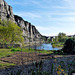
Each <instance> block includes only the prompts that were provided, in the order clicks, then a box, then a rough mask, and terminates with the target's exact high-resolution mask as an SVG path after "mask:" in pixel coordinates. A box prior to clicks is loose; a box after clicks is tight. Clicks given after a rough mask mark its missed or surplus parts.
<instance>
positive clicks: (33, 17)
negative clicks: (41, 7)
mask: <svg viewBox="0 0 75 75" xmlns="http://www.w3.org/2000/svg"><path fill="white" fill-rule="evenodd" d="M15 14H17V15H20V16H22V17H28V18H31V19H35V18H41V16H40V15H39V14H38V13H30V12H15Z"/></svg>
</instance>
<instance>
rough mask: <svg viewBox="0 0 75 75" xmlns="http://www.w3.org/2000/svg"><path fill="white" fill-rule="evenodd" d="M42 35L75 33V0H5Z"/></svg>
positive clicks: (15, 12) (16, 13)
mask: <svg viewBox="0 0 75 75" xmlns="http://www.w3.org/2000/svg"><path fill="white" fill-rule="evenodd" d="M5 1H6V2H7V3H8V4H9V5H11V6H12V7H13V12H14V14H15V15H19V16H21V17H22V18H23V19H24V20H26V21H29V22H30V23H32V24H33V25H35V26H36V28H37V29H38V30H39V32H40V33H41V34H42V35H46V36H54V35H57V34H58V33H59V32H64V33H66V34H67V35H73V34H75V0H5Z"/></svg>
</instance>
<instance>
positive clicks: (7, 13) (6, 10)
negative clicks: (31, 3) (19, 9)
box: [0, 0, 15, 22]
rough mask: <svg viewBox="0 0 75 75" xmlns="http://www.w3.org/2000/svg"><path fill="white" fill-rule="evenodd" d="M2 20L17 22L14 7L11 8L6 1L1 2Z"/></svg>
mask: <svg viewBox="0 0 75 75" xmlns="http://www.w3.org/2000/svg"><path fill="white" fill-rule="evenodd" d="M0 18H1V19H3V20H6V19H8V20H11V21H13V22H15V20H14V14H13V11H12V7H11V6H9V5H8V4H7V3H6V2H5V1H4V0H0Z"/></svg>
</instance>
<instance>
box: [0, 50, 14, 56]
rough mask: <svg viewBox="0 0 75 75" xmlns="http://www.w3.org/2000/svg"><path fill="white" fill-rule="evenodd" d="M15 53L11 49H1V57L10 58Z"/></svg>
mask: <svg viewBox="0 0 75 75" xmlns="http://www.w3.org/2000/svg"><path fill="white" fill-rule="evenodd" d="M13 53H14V52H12V51H11V49H0V57H5V56H10V55H11V54H13Z"/></svg>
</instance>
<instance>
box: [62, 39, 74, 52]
mask: <svg viewBox="0 0 75 75" xmlns="http://www.w3.org/2000/svg"><path fill="white" fill-rule="evenodd" d="M62 50H63V52H64V53H75V42H74V41H73V40H71V39H68V40H66V42H65V44H64V47H63V49H62Z"/></svg>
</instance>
